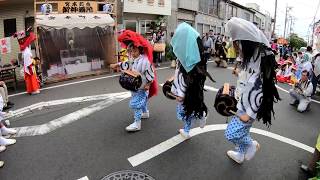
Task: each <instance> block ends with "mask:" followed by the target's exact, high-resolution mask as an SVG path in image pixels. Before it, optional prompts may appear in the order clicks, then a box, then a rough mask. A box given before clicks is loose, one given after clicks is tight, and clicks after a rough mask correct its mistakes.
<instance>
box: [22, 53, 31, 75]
mask: <svg viewBox="0 0 320 180" xmlns="http://www.w3.org/2000/svg"><path fill="white" fill-rule="evenodd" d="M22 55H23V69H24V72H26V73H27V74H31V72H30V71H29V69H28V67H29V66H30V65H31V64H32V52H31V49H30V48H29V47H27V48H26V49H25V50H24V51H23V52H22Z"/></svg>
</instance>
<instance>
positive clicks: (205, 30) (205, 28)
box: [203, 24, 210, 33]
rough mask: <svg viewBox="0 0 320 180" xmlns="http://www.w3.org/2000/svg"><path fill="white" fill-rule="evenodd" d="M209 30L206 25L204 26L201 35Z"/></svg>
mask: <svg viewBox="0 0 320 180" xmlns="http://www.w3.org/2000/svg"><path fill="white" fill-rule="evenodd" d="M209 30H210V26H209V25H207V24H205V25H204V26H203V33H208V32H209Z"/></svg>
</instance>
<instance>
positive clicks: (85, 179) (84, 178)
mask: <svg viewBox="0 0 320 180" xmlns="http://www.w3.org/2000/svg"><path fill="white" fill-rule="evenodd" d="M78 180H89V178H88V177H87V176H84V177H82V178H80V179H78Z"/></svg>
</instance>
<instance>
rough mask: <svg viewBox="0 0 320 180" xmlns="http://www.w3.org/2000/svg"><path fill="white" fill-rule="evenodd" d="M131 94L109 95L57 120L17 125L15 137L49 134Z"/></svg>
mask: <svg viewBox="0 0 320 180" xmlns="http://www.w3.org/2000/svg"><path fill="white" fill-rule="evenodd" d="M130 96H131V93H130V92H124V93H113V94H112V96H109V97H108V98H107V99H106V100H103V101H101V102H99V103H96V104H93V105H91V106H88V107H85V108H83V109H80V110H78V111H75V112H73V113H70V114H67V115H65V116H62V117H60V118H57V119H55V120H52V121H50V122H48V123H45V124H41V125H36V126H26V127H17V128H15V129H16V130H17V134H16V135H15V136H14V137H24V136H37V135H44V134H48V133H50V132H52V131H54V130H56V129H58V128H61V127H63V126H65V125H67V124H70V123H72V122H75V121H77V120H79V119H81V118H84V117H87V116H89V115H90V114H92V113H94V112H97V111H100V110H102V109H104V108H107V107H109V106H111V105H112V104H115V103H117V102H120V101H122V100H124V99H127V98H129V97H130Z"/></svg>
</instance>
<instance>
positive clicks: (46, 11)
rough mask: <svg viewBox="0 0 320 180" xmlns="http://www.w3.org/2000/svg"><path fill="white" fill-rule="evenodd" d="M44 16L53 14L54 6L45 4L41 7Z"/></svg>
mask: <svg viewBox="0 0 320 180" xmlns="http://www.w3.org/2000/svg"><path fill="white" fill-rule="evenodd" d="M41 12H42V14H50V13H51V12H52V5H51V4H48V3H45V4H42V5H41Z"/></svg>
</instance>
